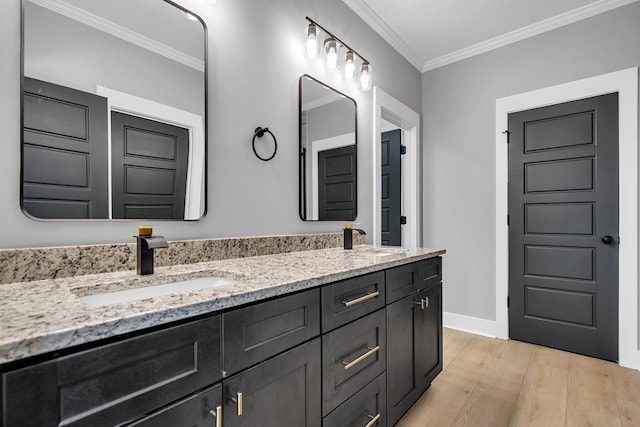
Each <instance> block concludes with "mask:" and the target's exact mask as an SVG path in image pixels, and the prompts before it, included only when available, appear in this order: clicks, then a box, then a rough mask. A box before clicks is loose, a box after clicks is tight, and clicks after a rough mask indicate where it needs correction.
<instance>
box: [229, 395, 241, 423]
mask: <svg viewBox="0 0 640 427" xmlns="http://www.w3.org/2000/svg"><path fill="white" fill-rule="evenodd" d="M231 401H232V402H234V403H235V404H237V405H238V416H239V417H240V416H242V392H241V391H239V392H238V398H237V399H236V398H235V397H232V398H231Z"/></svg>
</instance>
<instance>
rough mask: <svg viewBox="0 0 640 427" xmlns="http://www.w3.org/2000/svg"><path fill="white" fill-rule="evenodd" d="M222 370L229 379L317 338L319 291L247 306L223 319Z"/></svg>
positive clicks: (231, 312) (225, 315)
mask: <svg viewBox="0 0 640 427" xmlns="http://www.w3.org/2000/svg"><path fill="white" fill-rule="evenodd" d="M222 325H223V326H222V336H223V343H224V356H223V369H224V371H225V375H227V376H228V375H231V374H234V373H236V372H239V371H240V370H242V369H244V368H247V367H249V366H252V365H255V364H256V363H259V362H261V361H263V360H266V359H268V358H269V357H271V356H274V355H276V354H278V353H281V352H283V351H285V350H287V349H290V348H292V347H295V346H296V345H298V344H300V343H303V342H304V341H307V340H309V339H311V338H313V337H315V336H317V335H319V334H320V291H319V290H318V289H312V290H310V291H305V292H302V293H299V294H295V295H290V296H286V297H281V298H278V299H275V300H271V301H267V302H262V303H258V304H255V305H250V306H248V307H244V308H240V309H237V310H233V311H230V312H228V313H224V314H223V315H222Z"/></svg>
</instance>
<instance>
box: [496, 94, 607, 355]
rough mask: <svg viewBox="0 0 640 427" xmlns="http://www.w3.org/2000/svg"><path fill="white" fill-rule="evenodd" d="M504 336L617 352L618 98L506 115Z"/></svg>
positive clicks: (567, 347)
mask: <svg viewBox="0 0 640 427" xmlns="http://www.w3.org/2000/svg"><path fill="white" fill-rule="evenodd" d="M509 222H510V224H509V334H510V336H511V338H512V339H517V340H522V341H527V342H531V343H536V344H540V345H544V346H548V347H554V348H558V349H562V350H567V351H571V352H575V353H580V354H585V355H589V356H593V357H598V358H601V359H607V360H614V361H615V360H617V359H618V243H619V237H618V95H617V93H614V94H608V95H602V96H598V97H594V98H588V99H583V100H578V101H572V102H567V103H563V104H557V105H553V106H549V107H543V108H536V109H533V110H528V111H523V112H518V113H514V114H510V115H509Z"/></svg>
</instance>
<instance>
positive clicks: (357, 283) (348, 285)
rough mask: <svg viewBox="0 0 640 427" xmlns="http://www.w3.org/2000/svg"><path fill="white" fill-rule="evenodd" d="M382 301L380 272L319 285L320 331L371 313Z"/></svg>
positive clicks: (380, 306) (382, 288)
mask: <svg viewBox="0 0 640 427" xmlns="http://www.w3.org/2000/svg"><path fill="white" fill-rule="evenodd" d="M384 304H385V286H384V272H383V271H380V272H378V273H372V274H367V275H364V276H359V277H354V278H352V279H347V280H343V281H341V282H338V283H335V284H332V285H329V286H325V287H324V288H322V332H323V333H324V332H328V331H330V330H332V329H335V328H337V327H339V326H342V325H344V324H346V323H349V322H351V321H352V320H355V319H358V318H360V317H362V316H364V315H366V314H369V313H372V312H374V311H376V310H378V309H380V308H382V307H384Z"/></svg>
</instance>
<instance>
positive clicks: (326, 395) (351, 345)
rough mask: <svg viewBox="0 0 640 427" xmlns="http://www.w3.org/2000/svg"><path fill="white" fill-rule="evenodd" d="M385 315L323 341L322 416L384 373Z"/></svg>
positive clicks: (373, 316)
mask: <svg viewBox="0 0 640 427" xmlns="http://www.w3.org/2000/svg"><path fill="white" fill-rule="evenodd" d="M385 319H386V318H385V311H384V310H378V311H376V312H375V313H372V314H370V315H368V316H366V317H363V318H362V319H360V320H356V321H355V322H353V323H350V324H348V325H346V326H343V327H342V328H340V329H336V330H335V331H333V332H330V333H329V334H327V335H323V337H322V403H323V405H322V414H323V415H327V414H328V413H329V412H331V411H333V410H334V409H335V408H336V407H337V406H338V405H340V404H341V403H342V402H344V401H345V400H346V399H348V398H349V397H350V396H352V395H353V394H354V393H355V392H356V391H358V390H360V389H361V388H362V387H363V386H365V385H366V384H368V383H369V382H371V381H372V380H373V379H374V378H376V377H377V376H378V375H380V374H381V373H382V372H384V370H385V363H386V352H387V350H386V344H385V343H386V320H385Z"/></svg>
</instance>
